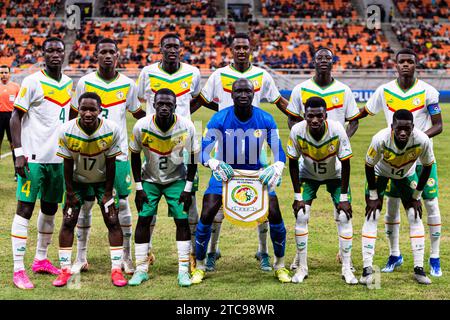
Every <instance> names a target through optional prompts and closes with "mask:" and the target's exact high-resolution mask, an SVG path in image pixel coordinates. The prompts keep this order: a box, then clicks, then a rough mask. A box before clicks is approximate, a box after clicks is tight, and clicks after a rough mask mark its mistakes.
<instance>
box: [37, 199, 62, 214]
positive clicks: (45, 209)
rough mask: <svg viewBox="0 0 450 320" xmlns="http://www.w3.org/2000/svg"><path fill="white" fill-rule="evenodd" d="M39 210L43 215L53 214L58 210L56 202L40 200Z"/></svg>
mask: <svg viewBox="0 0 450 320" xmlns="http://www.w3.org/2000/svg"><path fill="white" fill-rule="evenodd" d="M41 211H42V213H43V214H45V215H48V216H53V215H55V214H56V212H57V211H58V204H57V203H50V202H46V201H41Z"/></svg>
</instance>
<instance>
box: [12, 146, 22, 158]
mask: <svg viewBox="0 0 450 320" xmlns="http://www.w3.org/2000/svg"><path fill="white" fill-rule="evenodd" d="M14 155H15V156H16V158H18V157H21V156H23V155H24V153H23V149H22V148H15V149H14Z"/></svg>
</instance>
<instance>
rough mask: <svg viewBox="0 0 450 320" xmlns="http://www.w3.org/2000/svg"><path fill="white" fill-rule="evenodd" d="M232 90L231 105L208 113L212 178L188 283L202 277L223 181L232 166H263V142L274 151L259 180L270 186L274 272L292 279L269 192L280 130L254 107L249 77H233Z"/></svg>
mask: <svg viewBox="0 0 450 320" xmlns="http://www.w3.org/2000/svg"><path fill="white" fill-rule="evenodd" d="M231 95H232V98H233V102H234V106H231V107H228V108H226V109H224V110H222V111H219V112H218V113H216V114H215V115H214V116H213V117H212V118H211V120H210V121H209V122H208V124H207V127H206V128H207V129H206V132H205V135H204V137H203V141H202V163H203V164H204V165H205V166H207V167H209V168H210V169H211V170H212V177H211V179H210V180H209V186H208V189H207V190H206V192H205V195H204V197H203V208H202V213H201V217H200V221H199V223H198V226H197V232H196V234H195V243H196V248H195V254H196V258H197V268H196V270H195V271H194V272H193V276H192V283H200V282H201V281H202V280H203V278H204V276H205V270H206V266H205V260H206V259H205V258H206V250H207V248H208V242H209V240H210V238H211V229H212V227H211V225H212V223H213V221H214V217H215V215H216V214H217V212H218V210H219V209H220V207H221V206H222V181H228V180H229V179H231V178H232V177H233V175H234V171H233V169H242V170H260V169H261V168H262V167H263V166H262V164H261V161H260V159H261V158H260V156H261V149H262V145H263V143H264V142H265V141H267V143H268V144H269V146H270V148H271V150H272V152H273V155H274V161H275V163H274V164H273V165H271V166H269V167H267V168H266V169H265V170H263V171H262V172H261V173H260V175H259V179H260V180H261V182H262V183H263V184H266V185H267V186H268V188H269V191H270V192H269V216H268V218H269V225H270V237H271V239H272V243H273V248H274V254H275V264H274V269H275V276H276V277H277V278H278V279H279V280H280V281H281V282H291V277H290V276H289V272H288V270H287V269H286V268H285V267H284V251H285V241H286V229H285V227H284V222H283V218H282V216H281V211H280V207H279V205H278V198H277V196H276V194H275V192H274V191H273V189H275V187H276V186H277V185H278V184H279V183H280V182H281V175H282V172H283V169H284V163H285V161H286V156H285V154H284V151H283V148H282V147H281V142H280V139H279V136H278V129H277V126H276V123H275V121H274V119H273V117H272V116H271V115H270V114H268V113H267V112H265V111H263V110H261V109H259V108H256V107H253V106H252V101H253V95H254V88H253V84H252V82H250V81H249V80H248V79H246V78H241V79H238V80H236V81H235V82H234V83H233V86H232V93H231ZM216 143H217V145H218V147H217V152H216V155H215V159H214V158H211V157H210V152H211V149H212V148H213V147H214V145H215V144H216ZM224 161H227V162H228V163H229V164H228V163H225V162H224ZM271 190H272V191H271Z"/></svg>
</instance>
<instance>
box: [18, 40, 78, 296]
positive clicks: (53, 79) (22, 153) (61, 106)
mask: <svg viewBox="0 0 450 320" xmlns="http://www.w3.org/2000/svg"><path fill="white" fill-rule="evenodd" d="M42 48H43V51H44V59H45V70H41V71H38V72H36V73H34V74H32V75H30V76H28V77H26V78H25V79H24V80H23V82H22V86H21V88H20V92H19V94H18V96H17V98H16V100H15V101H14V111H13V113H12V117H11V131H12V138H13V146H14V154H15V156H16V164H15V167H16V172H17V174H18V175H19V178H18V183H17V200H18V203H17V212H16V215H15V216H14V220H13V223H12V228H11V240H12V250H13V257H14V278H13V281H14V284H15V285H16V286H17V287H18V288H21V289H32V288H33V287H34V286H33V284H32V283H31V281H30V280H29V278H28V276H27V274H26V272H25V267H24V264H23V259H24V255H25V250H26V243H27V237H28V225H29V221H30V218H31V215H32V214H33V209H34V206H35V203H36V199H37V198H38V195H40V199H41V210H40V211H39V217H38V223H37V229H38V232H39V234H38V239H37V248H36V256H35V259H34V262H33V265H32V270H33V272H45V273H50V274H55V275H56V274H59V272H60V270H59V269H57V268H56V267H54V266H53V265H52V264H51V262H50V261H49V260H48V259H47V249H48V245H49V244H50V242H51V238H52V234H53V229H54V219H55V213H56V212H57V211H58V203H60V202H61V201H62V197H63V192H64V177H63V166H62V162H61V161H62V159H61V158H60V157H58V156H57V155H56V150H57V148H58V129H59V127H60V126H61V125H62V124H63V123H64V122H65V121H66V119H67V115H68V112H69V104H70V98H71V92H72V80H71V79H70V78H69V77H67V76H66V75H64V74H62V73H61V68H62V64H63V62H64V42H63V41H62V40H61V39H59V38H54V37H50V38H47V39H46V40H45V41H44V42H43V44H42Z"/></svg>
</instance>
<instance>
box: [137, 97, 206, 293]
mask: <svg viewBox="0 0 450 320" xmlns="http://www.w3.org/2000/svg"><path fill="white" fill-rule="evenodd" d="M176 99H177V97H176V94H175V93H174V92H173V91H171V90H170V89H167V88H164V89H160V90H158V91H157V92H156V94H155V101H154V104H153V105H154V108H155V110H156V114H151V115H149V116H148V117H145V118H143V119H141V120H139V121H138V122H137V123H136V125H135V126H134V128H133V136H132V138H131V142H130V150H131V152H132V153H131V164H132V168H133V177H134V181H135V182H136V198H135V199H136V200H135V202H136V207H137V209H138V212H139V219H138V222H137V225H136V233H135V254H136V272H135V273H134V275H133V278H132V279H131V280H130V282H129V284H130V285H132V286H137V285H140V284H141V283H142V282H144V281H146V280H148V279H149V277H148V252H149V242H150V224H151V222H152V220H153V217H154V216H155V215H156V214H157V213H158V204H159V201H160V199H161V197H162V196H163V195H164V197H165V198H166V201H167V205H168V207H169V216H171V217H173V218H174V221H175V225H176V229H177V231H176V240H177V249H178V284H179V285H180V286H182V287H187V286H190V285H191V278H190V275H189V251H190V240H191V233H190V229H189V221H188V210H189V207H190V205H191V202H192V197H191V192H192V185H193V181H194V177H195V173H196V171H197V161H196V154H198V152H199V146H198V142H197V141H196V137H195V128H194V124H193V123H192V122H191V121H190V120H189V119H186V118H184V117H182V116H179V115H176V114H174V113H175V108H176ZM142 150H143V151H144V156H145V162H144V166H142V165H141V164H142V163H141V151H142ZM185 152H187V153H188V154H189V155H190V161H189V163H188V164H187V172H186V167H185V165H184V164H183V154H184V153H185ZM142 180H144V181H143V182H142Z"/></svg>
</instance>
